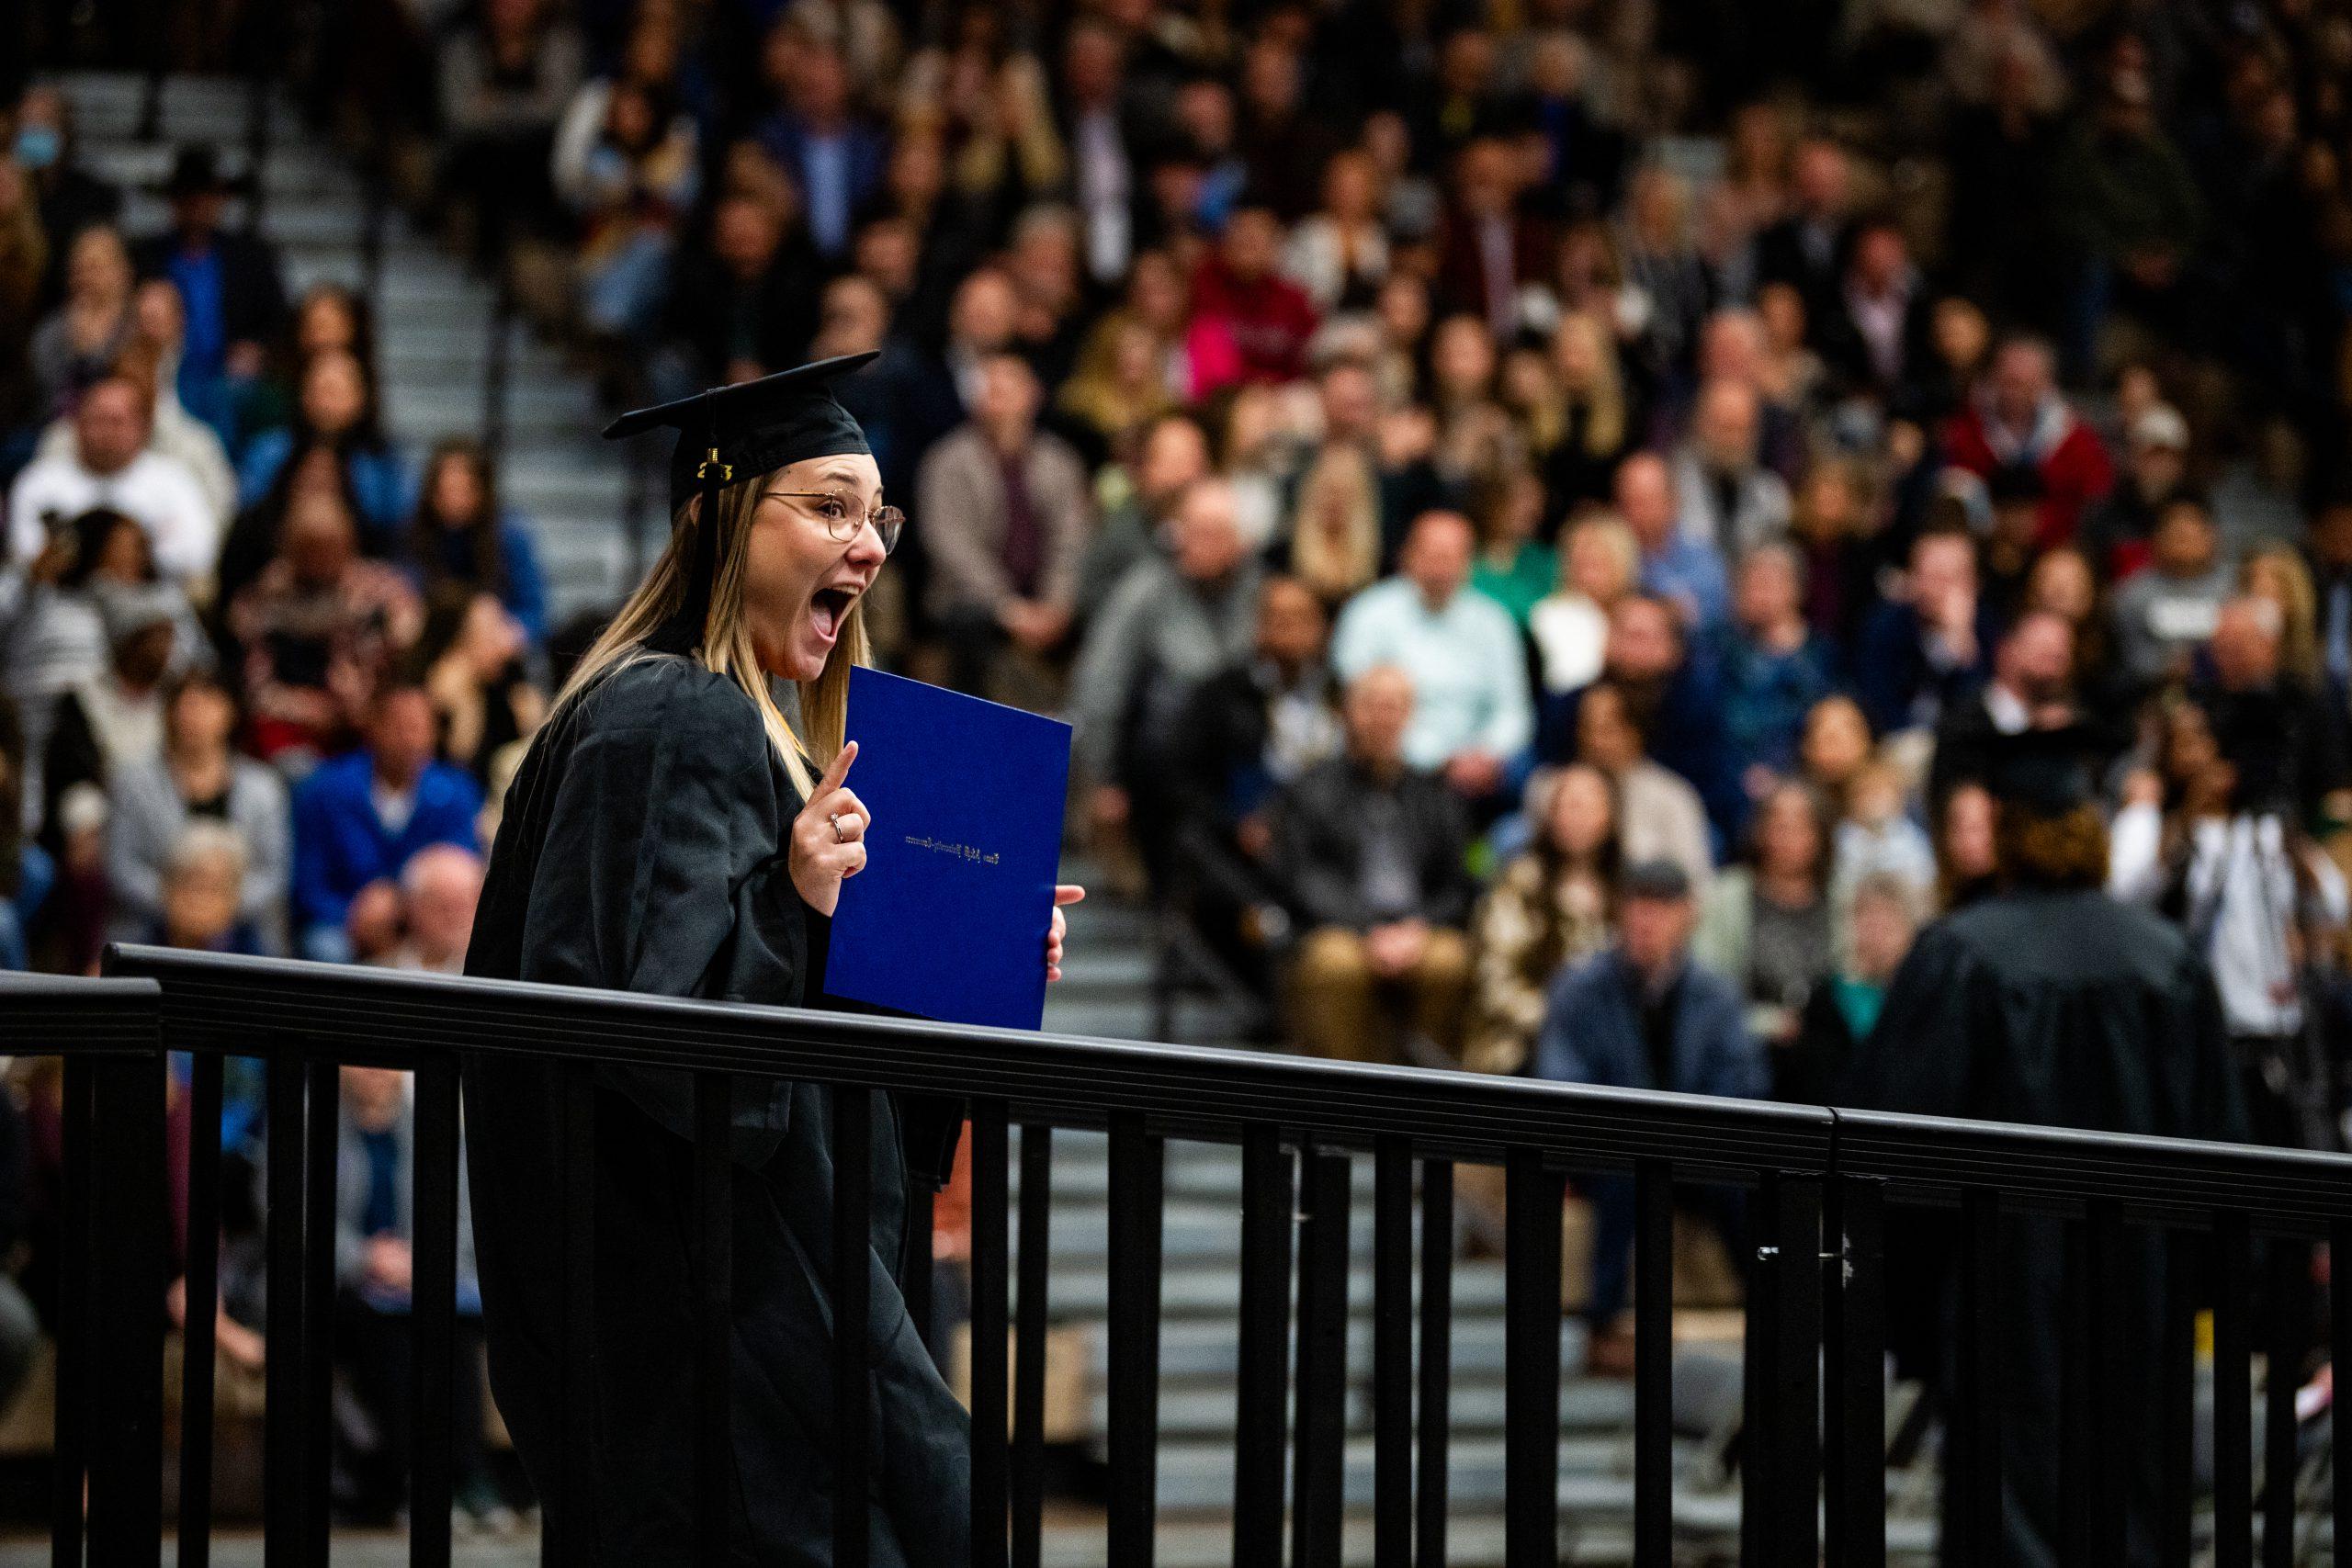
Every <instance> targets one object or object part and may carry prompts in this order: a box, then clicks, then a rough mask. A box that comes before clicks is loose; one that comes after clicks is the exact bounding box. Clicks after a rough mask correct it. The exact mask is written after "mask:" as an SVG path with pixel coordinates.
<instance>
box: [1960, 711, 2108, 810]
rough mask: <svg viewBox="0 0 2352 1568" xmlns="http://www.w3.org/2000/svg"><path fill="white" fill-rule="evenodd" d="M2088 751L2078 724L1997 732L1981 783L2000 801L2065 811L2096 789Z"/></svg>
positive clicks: (2091, 795) (2085, 798) (2085, 799)
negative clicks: (2006, 733)
mask: <svg viewBox="0 0 2352 1568" xmlns="http://www.w3.org/2000/svg"><path fill="white" fill-rule="evenodd" d="M2088 751H2089V737H2088V736H2087V735H2086V733H2085V731H2084V729H2083V728H2082V726H2080V725H2073V724H2069V725H2061V726H2057V727H2054V728H2048V729H2025V730H2020V731H2018V733H2017V734H2015V735H2004V736H2001V737H1999V738H1997V739H1996V740H1995V741H1994V742H1993V746H1992V756H1991V758H1990V761H1989V765H1988V766H1987V767H1986V769H1985V775H1986V776H1985V788H1986V789H1987V790H1989V791H1990V792H1991V793H1992V795H1993V797H1994V798H1995V799H1996V800H1998V801H2000V802H2002V803H2003V804H2004V805H2009V806H2017V807H2023V808H2024V809H2025V810H2027V811H2029V812H2031V813H2032V814H2033V815H2035V816H2037V817H2063V816H2064V815H2065V814H2066V813H2067V812H2069V811H2072V810H2073V809H2074V808H2075V807H2077V806H2080V805H2082V804H2083V803H2084V802H2086V801H2087V800H2090V799H2091V798H2092V797H2093V795H2094V793H2095V789H2096V786H2095V785H2094V784H2093V783H2092V781H2091V770H2090V763H2089V761H2088Z"/></svg>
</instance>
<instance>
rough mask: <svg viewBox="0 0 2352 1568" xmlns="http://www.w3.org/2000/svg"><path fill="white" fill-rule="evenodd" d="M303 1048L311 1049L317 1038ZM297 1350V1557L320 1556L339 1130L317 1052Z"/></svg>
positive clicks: (333, 1077)
mask: <svg viewBox="0 0 2352 1568" xmlns="http://www.w3.org/2000/svg"><path fill="white" fill-rule="evenodd" d="M309 1048H311V1049H314V1050H315V1049H317V1045H316V1043H311V1045H310V1046H309ZM304 1074H305V1077H307V1079H308V1080H309V1088H310V1101H311V1104H310V1112H309V1116H308V1119H307V1120H306V1121H305V1122H303V1127H302V1130H303V1134H304V1136H305V1140H306V1141H305V1144H304V1147H303V1193H302V1241H301V1245H302V1337H301V1338H300V1341H299V1342H298V1343H299V1344H300V1357H301V1388H302V1442H303V1447H304V1451H305V1459H304V1468H303V1472H302V1481H303V1494H302V1542H303V1561H304V1562H325V1561H326V1560H327V1553H328V1551H329V1545H328V1541H329V1539H330V1533H331V1531H332V1529H333V1525H334V1517H333V1514H332V1512H331V1505H332V1503H333V1501H334V1499H333V1498H332V1497H331V1496H330V1495H329V1494H330V1493H331V1491H332V1490H333V1488H332V1486H331V1485H330V1484H329V1483H330V1478H331V1476H332V1473H333V1472H332V1469H331V1466H330V1462H329V1459H328V1456H329V1455H330V1454H331V1453H332V1452H333V1450H334V1294H335V1277H334V1230H335V1165H336V1159H337V1156H338V1155H339V1153H340V1152H341V1151H340V1143H341V1138H342V1134H343V1074H342V1069H341V1068H339V1067H338V1066H336V1065H335V1064H334V1062H333V1061H332V1060H330V1059H328V1058H327V1057H325V1056H324V1055H318V1056H316V1057H314V1058H313V1059H311V1061H310V1062H309V1063H308V1064H307V1065H306V1066H305V1068H304Z"/></svg>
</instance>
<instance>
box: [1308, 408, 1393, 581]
mask: <svg viewBox="0 0 2352 1568" xmlns="http://www.w3.org/2000/svg"><path fill="white" fill-rule="evenodd" d="M1329 505H1337V506H1339V507H1341V508H1344V513H1343V527H1342V529H1341V531H1340V536H1339V537H1337V538H1334V537H1332V536H1331V535H1330V534H1329V532H1327V531H1326V529H1325V527H1324V525H1323V523H1322V521H1321V513H1322V509H1323V508H1324V507H1326V506H1329ZM1290 569H1291V570H1292V571H1293V572H1294V573H1295V574H1296V575H1297V577H1298V578H1299V579H1300V581H1304V582H1305V583H1306V585H1307V586H1308V587H1309V588H1311V589H1313V590H1314V591H1315V592H1316V595H1317V597H1319V598H1321V599H1323V600H1325V601H1327V602H1329V601H1336V600H1340V599H1344V598H1346V597H1347V596H1348V595H1349V594H1351V593H1352V592H1355V591H1356V590H1357V589H1359V588H1362V587H1363V585H1364V584H1365V583H1367V582H1370V581H1372V580H1373V579H1374V577H1377V576H1378V575H1379V574H1380V493H1379V489H1378V486H1377V483H1376V481H1375V480H1374V478H1373V473H1372V465H1371V464H1370V463H1368V462H1366V461H1365V460H1364V457H1363V453H1362V452H1360V451H1358V450H1357V449H1356V448H1354V447H1353V446H1347V445H1345V444H1340V443H1335V444H1334V445H1332V446H1328V447H1326V448H1325V449H1324V451H1323V454H1322V455H1321V456H1320V457H1317V458H1316V459H1315V466H1314V467H1313V468H1309V469H1307V471H1306V478H1305V479H1303V480H1301V481H1300V483H1299V487H1298V499H1297V501H1296V502H1295V504H1294V506H1293V510H1292V514H1291V541H1290Z"/></svg>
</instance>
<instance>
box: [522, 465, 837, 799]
mask: <svg viewBox="0 0 2352 1568" xmlns="http://www.w3.org/2000/svg"><path fill="white" fill-rule="evenodd" d="M774 477H775V476H774V475H773V474H761V475H759V476H757V477H755V478H753V479H750V480H748V481H747V482H745V483H742V484H737V485H731V486H729V487H728V488H727V489H725V490H722V491H719V492H718V525H719V537H718V567H717V570H716V571H715V572H714V574H713V577H712V581H711V590H710V605H709V607H708V608H707V610H706V611H705V612H704V613H703V624H702V625H701V626H699V627H697V628H696V630H697V631H698V632H699V634H700V635H699V637H697V638H696V639H695V640H696V642H697V644H698V646H697V647H696V648H695V649H694V651H693V653H692V654H691V655H690V657H691V658H693V659H694V660H695V661H696V662H697V663H699V664H700V665H701V666H702V667H703V668H704V669H706V670H707V671H710V672H711V673H712V674H714V675H723V676H725V677H726V678H727V679H728V680H729V681H731V682H734V683H735V685H737V686H738V687H740V688H741V690H742V693H743V694H744V695H745V696H748V697H750V698H751V699H752V706H753V707H755V708H757V709H758V710H759V714H760V724H761V727H762V728H764V729H765V730H766V731H767V737H768V744H769V745H770V746H772V747H774V748H775V753H776V756H777V757H778V758H779V759H780V760H781V761H783V763H784V769H785V772H786V773H788V774H789V775H791V778H792V787H793V788H795V789H797V790H798V791H799V792H800V794H801V795H803V796H804V797H805V796H806V795H808V794H809V790H810V789H811V788H813V787H814V785H815V784H816V780H817V774H818V773H819V772H820V770H822V769H823V768H824V767H826V766H827V765H828V764H830V763H831V761H832V760H833V757H834V755H835V754H836V753H838V752H839V751H840V750H841V749H842V731H843V729H844V728H845V727H846V725H847V722H848V718H849V672H850V669H851V667H852V666H854V665H859V664H870V663H872V662H873V653H872V650H871V649H870V648H869V646H868V644H867V642H866V637H865V599H864V597H863V596H862V595H861V596H860V597H859V598H858V599H857V600H856V601H854V603H853V604H851V605H850V610H849V615H848V617H847V618H846V619H845V620H843V621H842V628H841V637H840V638H839V640H837V641H836V642H835V643H834V644H833V650H832V652H831V653H830V654H828V655H827V656H826V659H825V668H824V669H823V671H820V673H819V674H818V676H817V678H816V679H815V680H814V681H802V682H797V688H798V691H799V696H800V728H799V730H798V731H797V732H796V731H795V730H794V728H793V727H792V724H791V721H790V720H788V719H786V717H785V716H784V710H783V709H782V708H779V707H778V706H776V702H775V694H774V693H773V692H771V691H770V690H769V689H768V678H767V673H766V671H763V670H762V669H761V668H760V660H759V655H758V653H757V652H756V651H755V650H754V649H753V647H752V626H751V622H750V620H749V619H748V618H747V617H746V616H745V615H744V614H743V577H744V573H745V571H746V570H748V567H747V564H746V562H747V559H748V558H749V556H750V554H751V537H752V513H755V512H757V511H758V510H759V508H760V499H761V497H762V496H763V495H764V494H765V493H766V491H767V485H768V481H769V480H770V479H773V478H774ZM701 502H702V498H701V497H700V496H695V497H693V498H691V499H689V500H688V501H687V502H686V503H685V505H684V506H682V507H680V508H679V509H678V516H677V525H676V526H675V527H673V529H672V530H671V531H670V546H669V548H667V549H665V550H663V551H662V558H661V559H660V560H657V561H655V562H654V563H653V570H650V571H649V572H647V573H646V574H645V581H643V582H641V583H639V584H638V587H637V592H634V593H632V594H630V595H629V596H628V603H627V604H623V605H622V606H621V607H620V611H619V613H618V614H617V615H614V617H613V622H612V625H610V626H606V627H605V633H604V635H603V636H602V637H598V638H597V639H596V641H595V644H594V646H593V647H592V648H590V649H588V651H587V652H586V653H585V654H583V655H582V657H581V660H580V665H579V668H578V669H576V670H574V671H572V672H571V679H570V680H569V681H566V682H564V683H563V690H562V691H561V692H560V693H558V694H556V700H555V710H554V712H553V713H552V714H551V715H549V719H548V721H549V723H550V724H552V723H553V722H554V720H555V719H556V718H559V717H560V716H562V715H563V713H564V712H565V711H566V710H567V709H568V708H569V707H571V705H572V704H573V703H575V702H577V701H578V700H579V699H580V697H581V696H582V694H584V693H585V692H586V691H587V690H588V689H589V688H590V687H591V686H593V685H594V684H595V683H596V682H597V681H598V680H599V679H600V678H602V677H603V676H605V675H606V674H608V673H609V672H611V671H615V670H618V669H620V668H622V667H623V666H625V665H628V664H633V663H635V662H636V661H637V660H640V659H648V658H651V657H652V656H653V655H652V652H651V650H650V649H648V648H647V647H646V646H645V641H646V638H648V637H651V636H652V635H653V634H654V632H656V631H657V630H659V629H660V628H661V627H662V626H664V625H665V624H667V623H668V622H669V621H670V620H671V619H672V618H673V617H674V616H675V615H677V614H678V612H679V611H680V609H681V608H682V607H683V606H684V602H685V596H686V578H687V576H688V574H689V572H690V571H691V570H692V569H693V562H694V558H695V544H696V542H697V541H698V539H699V537H700V535H701V529H702V516H701V513H702V504H701Z"/></svg>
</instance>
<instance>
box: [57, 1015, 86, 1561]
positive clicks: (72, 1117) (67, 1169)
mask: <svg viewBox="0 0 2352 1568" xmlns="http://www.w3.org/2000/svg"><path fill="white" fill-rule="evenodd" d="M59 1066H60V1075H59V1076H60V1078H61V1080H62V1082H61V1088H60V1093H59V1103H58V1137H59V1143H60V1145H61V1147H60V1149H59V1156H60V1158H61V1161H62V1165H63V1169H62V1172H61V1176H62V1191H61V1192H60V1193H59V1199H60V1202H59V1208H60V1210H61V1211H62V1212H61V1213H60V1214H59V1215H58V1224H57V1229H58V1247H57V1251H58V1258H57V1275H58V1280H57V1291H58V1303H57V1427H56V1433H55V1437H54V1439H53V1446H54V1447H55V1449H56V1466H57V1472H56V1476H55V1483H56V1484H55V1493H54V1495H53V1496H52V1497H51V1518H50V1556H51V1561H52V1562H54V1563H55V1564H56V1565H57V1568H78V1564H79V1563H80V1562H81V1561H82V1547H83V1524H84V1521H85V1502H86V1498H85V1493H84V1490H83V1488H84V1486H85V1482H86V1479H87V1476H88V1474H89V1459H90V1434H91V1427H92V1426H93V1425H94V1423H93V1422H92V1421H91V1419H90V1392H91V1377H92V1370H93V1359H94V1358H93V1356H92V1346H91V1343H90V1335H91V1326H92V1325H91V1321H90V1308H91V1301H92V1299H93V1296H94V1294H95V1291H94V1287H93V1281H92V1280H91V1269H92V1267H93V1248H92V1246H91V1235H90V1165H91V1161H92V1158H93V1151H92V1149H91V1146H90V1145H91V1130H92V1128H91V1124H92V1122H94V1121H95V1120H96V1105H97V1064H96V1061H94V1060H93V1059H92V1058H90V1057H87V1056H67V1057H66V1058H65V1059H64V1060H63V1061H62V1063H61V1064H59Z"/></svg>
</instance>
